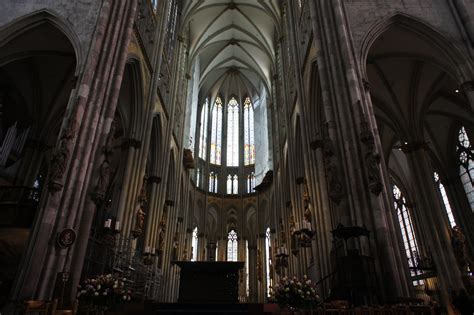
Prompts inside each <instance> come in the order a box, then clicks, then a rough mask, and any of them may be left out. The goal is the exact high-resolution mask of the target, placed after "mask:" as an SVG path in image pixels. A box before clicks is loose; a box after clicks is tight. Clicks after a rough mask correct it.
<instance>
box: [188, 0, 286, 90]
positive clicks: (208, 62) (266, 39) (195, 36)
mask: <svg viewBox="0 0 474 315" xmlns="http://www.w3.org/2000/svg"><path fill="white" fill-rule="evenodd" d="M279 19H280V11H279V6H278V0H258V1H257V0H235V1H231V0H212V1H206V0H192V1H191V0H190V1H185V7H184V22H185V27H186V26H187V27H189V33H190V47H189V56H190V60H191V64H192V63H194V62H195V61H196V60H197V59H199V62H200V90H201V94H202V95H209V94H211V95H216V94H217V93H222V94H224V95H233V94H235V95H251V96H258V95H259V92H260V89H261V87H262V84H263V87H265V88H267V89H268V87H269V86H270V82H271V77H272V75H273V72H274V71H273V69H274V64H275V47H274V42H275V37H276V38H278V36H277V35H276V33H278V32H279V31H278V29H279Z"/></svg>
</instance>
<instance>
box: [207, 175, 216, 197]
mask: <svg viewBox="0 0 474 315" xmlns="http://www.w3.org/2000/svg"><path fill="white" fill-rule="evenodd" d="M209 191H210V192H213V193H217V173H214V172H210V173H209Z"/></svg>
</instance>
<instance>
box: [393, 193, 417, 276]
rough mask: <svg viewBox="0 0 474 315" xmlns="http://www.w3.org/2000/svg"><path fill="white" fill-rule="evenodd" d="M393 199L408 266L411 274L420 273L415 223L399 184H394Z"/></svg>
mask: <svg viewBox="0 0 474 315" xmlns="http://www.w3.org/2000/svg"><path fill="white" fill-rule="evenodd" d="M393 199H394V207H395V210H396V212H397V217H398V223H399V224H400V231H401V234H402V239H403V245H404V247H405V254H406V256H407V260H408V267H409V268H410V273H411V276H412V277H413V276H416V275H420V274H421V272H420V271H419V270H416V269H414V268H416V267H417V265H418V260H419V258H420V254H419V250H418V242H417V240H416V236H415V231H414V229H413V223H412V220H411V215H410V211H409V210H408V208H407V205H406V199H405V197H404V196H403V194H402V191H401V190H400V188H398V186H397V185H393ZM413 284H414V285H421V284H423V281H422V280H415V281H413Z"/></svg>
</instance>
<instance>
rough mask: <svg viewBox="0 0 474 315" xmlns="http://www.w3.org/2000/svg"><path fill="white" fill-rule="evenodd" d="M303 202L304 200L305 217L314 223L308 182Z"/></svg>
mask: <svg viewBox="0 0 474 315" xmlns="http://www.w3.org/2000/svg"><path fill="white" fill-rule="evenodd" d="M303 202H304V219H305V220H306V221H308V222H309V223H312V214H311V203H310V199H309V191H308V185H307V184H306V183H304V193H303Z"/></svg>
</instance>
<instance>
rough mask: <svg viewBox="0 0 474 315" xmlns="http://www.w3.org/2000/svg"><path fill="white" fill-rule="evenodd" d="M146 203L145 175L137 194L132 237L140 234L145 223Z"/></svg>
mask: <svg viewBox="0 0 474 315" xmlns="http://www.w3.org/2000/svg"><path fill="white" fill-rule="evenodd" d="M146 203H147V197H146V177H144V178H143V184H142V188H141V189H140V193H139V195H138V205H139V206H138V210H137V213H136V220H135V228H134V229H133V231H132V233H133V236H134V237H138V236H140V235H142V233H143V230H144V227H145V226H144V225H145V215H146V212H145V207H146Z"/></svg>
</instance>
